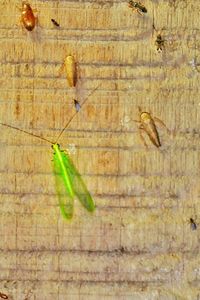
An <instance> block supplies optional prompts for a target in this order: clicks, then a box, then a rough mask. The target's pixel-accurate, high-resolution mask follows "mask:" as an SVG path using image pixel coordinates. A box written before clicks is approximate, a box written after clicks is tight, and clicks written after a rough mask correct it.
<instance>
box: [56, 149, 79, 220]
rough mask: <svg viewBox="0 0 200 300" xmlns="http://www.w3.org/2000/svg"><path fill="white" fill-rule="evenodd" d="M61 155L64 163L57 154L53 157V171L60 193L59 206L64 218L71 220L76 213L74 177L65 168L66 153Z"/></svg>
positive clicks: (57, 189)
mask: <svg viewBox="0 0 200 300" xmlns="http://www.w3.org/2000/svg"><path fill="white" fill-rule="evenodd" d="M60 155H61V158H62V161H61V159H60V158H59V157H58V156H57V155H56V153H55V154H54V156H53V171H54V175H55V182H56V191H57V193H58V198H59V206H60V210H61V213H62V215H63V217H64V218H65V219H71V218H72V217H73V211H74V192H73V190H72V176H71V173H70V174H69V172H68V169H67V168H66V166H65V160H66V154H65V153H64V152H60ZM64 168H65V169H64ZM66 176H67V178H66ZM70 185H71V189H70Z"/></svg>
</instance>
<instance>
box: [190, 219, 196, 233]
mask: <svg viewBox="0 0 200 300" xmlns="http://www.w3.org/2000/svg"><path fill="white" fill-rule="evenodd" d="M190 226H191V229H192V230H196V229H197V224H196V223H195V221H194V220H193V219H192V218H190Z"/></svg>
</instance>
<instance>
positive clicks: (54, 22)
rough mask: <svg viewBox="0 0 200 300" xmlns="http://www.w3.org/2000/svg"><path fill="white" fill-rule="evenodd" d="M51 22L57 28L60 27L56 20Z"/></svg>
mask: <svg viewBox="0 0 200 300" xmlns="http://www.w3.org/2000/svg"><path fill="white" fill-rule="evenodd" d="M51 22H52V23H53V24H54V25H55V26H57V27H59V26H60V24H58V22H56V20H54V19H51Z"/></svg>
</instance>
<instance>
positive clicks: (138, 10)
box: [136, 8, 143, 16]
mask: <svg viewBox="0 0 200 300" xmlns="http://www.w3.org/2000/svg"><path fill="white" fill-rule="evenodd" d="M136 11H137V13H138V14H139V15H140V16H143V14H142V13H141V11H140V9H139V8H137V9H136Z"/></svg>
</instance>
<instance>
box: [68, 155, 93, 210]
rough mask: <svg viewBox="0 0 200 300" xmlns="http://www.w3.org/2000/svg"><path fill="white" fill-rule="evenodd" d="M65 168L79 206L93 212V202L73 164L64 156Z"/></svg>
mask: <svg viewBox="0 0 200 300" xmlns="http://www.w3.org/2000/svg"><path fill="white" fill-rule="evenodd" d="M66 168H67V169H68V172H69V176H70V178H71V180H72V186H73V190H74V193H75V195H76V196H77V198H78V199H79V201H80V202H81V204H82V205H83V206H84V207H85V208H86V209H87V210H88V211H90V212H93V211H94V210H95V204H94V201H93V199H92V197H91V195H90V193H89V191H88V189H87V187H86V185H85V183H84V181H83V179H82V177H81V175H80V173H79V172H78V170H77V169H76V167H75V166H74V164H73V162H72V161H71V159H70V158H69V156H68V155H67V154H66Z"/></svg>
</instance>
